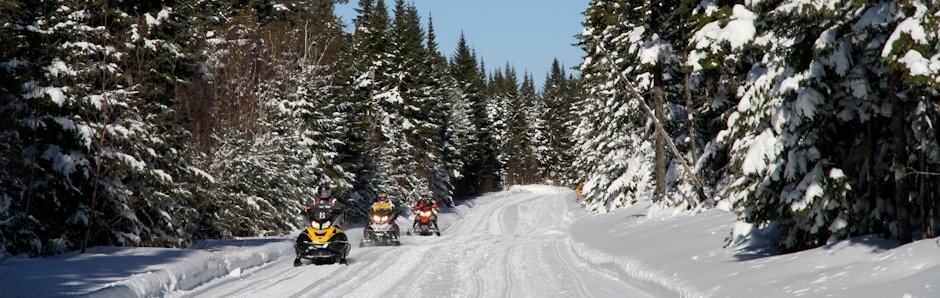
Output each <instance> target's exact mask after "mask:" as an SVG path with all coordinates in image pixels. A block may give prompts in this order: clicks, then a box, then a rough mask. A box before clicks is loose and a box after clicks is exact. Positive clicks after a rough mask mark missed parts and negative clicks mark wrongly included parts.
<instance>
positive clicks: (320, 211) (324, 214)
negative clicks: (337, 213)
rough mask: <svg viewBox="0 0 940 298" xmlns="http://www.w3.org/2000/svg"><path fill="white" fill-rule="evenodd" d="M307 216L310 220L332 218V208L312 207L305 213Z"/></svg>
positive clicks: (327, 219) (319, 220) (320, 220)
mask: <svg viewBox="0 0 940 298" xmlns="http://www.w3.org/2000/svg"><path fill="white" fill-rule="evenodd" d="M307 217H308V218H310V220H311V221H318V222H324V221H329V220H332V219H333V208H322V207H318V208H314V209H311V210H310V212H308V213H307Z"/></svg>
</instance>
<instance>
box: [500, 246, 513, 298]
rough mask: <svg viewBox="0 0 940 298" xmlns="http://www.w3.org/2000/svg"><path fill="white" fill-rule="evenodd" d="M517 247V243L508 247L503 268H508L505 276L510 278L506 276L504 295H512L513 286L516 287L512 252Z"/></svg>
mask: <svg viewBox="0 0 940 298" xmlns="http://www.w3.org/2000/svg"><path fill="white" fill-rule="evenodd" d="M515 248H516V246H515V245H510V246H509V247H508V248H507V249H506V256H505V260H504V261H503V264H504V265H503V269H504V270H506V275H504V276H507V277H509V278H506V284H505V285H504V286H503V297H512V288H513V287H514V285H513V282H512V280H513V276H512V272H513V271H514V270H513V269H514V268H513V265H512V252H513V251H514V250H515Z"/></svg>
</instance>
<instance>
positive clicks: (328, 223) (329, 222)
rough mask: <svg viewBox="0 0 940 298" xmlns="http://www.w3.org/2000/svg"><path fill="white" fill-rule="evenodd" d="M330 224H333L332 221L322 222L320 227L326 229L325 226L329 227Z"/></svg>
mask: <svg viewBox="0 0 940 298" xmlns="http://www.w3.org/2000/svg"><path fill="white" fill-rule="evenodd" d="M331 225H333V222H332V221H327V222H323V224H322V225H321V227H320V228H321V229H326V228H329V227H330V226H331Z"/></svg>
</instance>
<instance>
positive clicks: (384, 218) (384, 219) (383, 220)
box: [379, 216, 388, 222]
mask: <svg viewBox="0 0 940 298" xmlns="http://www.w3.org/2000/svg"><path fill="white" fill-rule="evenodd" d="M386 221H388V216H382V220H381V221H379V222H386Z"/></svg>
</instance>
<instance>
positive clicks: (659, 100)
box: [653, 69, 667, 202]
mask: <svg viewBox="0 0 940 298" xmlns="http://www.w3.org/2000/svg"><path fill="white" fill-rule="evenodd" d="M663 102H664V100H663V76H662V71H659V69H656V70H654V71H653V111H654V112H655V113H654V114H653V117H655V118H656V119H655V120H654V121H658V122H659V123H665V121H663V118H664V114H665V112H664V111H663V105H664V103H663ZM654 131H656V132H657V133H654V134H653V135H654V136H655V139H656V142H655V145H656V193H655V198H654V201H655V202H662V201H663V199H664V198H665V197H666V137H667V136H666V134H664V133H662V132H659V131H658V130H654Z"/></svg>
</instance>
